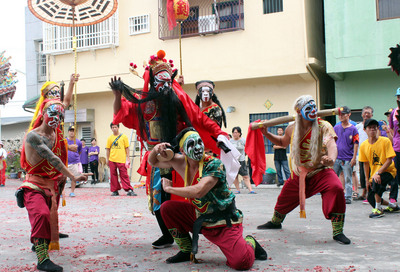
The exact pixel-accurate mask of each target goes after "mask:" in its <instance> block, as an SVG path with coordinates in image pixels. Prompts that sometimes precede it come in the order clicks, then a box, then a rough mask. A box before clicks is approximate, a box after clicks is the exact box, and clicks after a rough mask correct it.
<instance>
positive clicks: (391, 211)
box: [383, 205, 400, 213]
mask: <svg viewBox="0 0 400 272" xmlns="http://www.w3.org/2000/svg"><path fill="white" fill-rule="evenodd" d="M383 211H384V212H385V213H396V212H400V207H399V206H397V205H396V207H394V208H392V207H386V209H384V210H383Z"/></svg>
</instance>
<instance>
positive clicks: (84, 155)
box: [81, 138, 89, 173]
mask: <svg viewBox="0 0 400 272" xmlns="http://www.w3.org/2000/svg"><path fill="white" fill-rule="evenodd" d="M81 142H82V151H81V163H82V170H83V173H89V147H87V146H86V141H85V139H83V138H82V139H81Z"/></svg>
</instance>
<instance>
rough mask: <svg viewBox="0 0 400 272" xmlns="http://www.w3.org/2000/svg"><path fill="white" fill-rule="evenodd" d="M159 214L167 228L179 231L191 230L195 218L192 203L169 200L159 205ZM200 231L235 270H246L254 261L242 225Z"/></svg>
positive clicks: (186, 231) (251, 248)
mask: <svg viewBox="0 0 400 272" xmlns="http://www.w3.org/2000/svg"><path fill="white" fill-rule="evenodd" d="M161 216H162V218H163V219H164V222H165V225H166V226H167V227H168V229H173V228H176V229H177V230H178V231H179V232H180V233H188V232H192V230H193V224H194V221H195V220H196V216H195V209H194V207H193V205H192V204H190V203H187V202H182V201H174V200H169V201H166V202H164V203H163V204H162V205H161ZM201 233H202V234H203V235H204V237H206V238H207V240H209V241H210V242H212V243H213V244H215V245H217V246H218V247H219V248H220V249H221V251H222V253H223V254H224V255H225V257H226V265H228V266H229V267H231V268H233V269H237V270H248V269H250V268H251V267H252V266H253V263H254V258H255V256H254V249H253V247H252V246H251V245H249V244H248V243H247V242H246V241H245V240H244V239H243V227H242V225H241V224H240V225H233V226H232V227H226V226H223V227H216V228H204V227H203V228H202V229H201Z"/></svg>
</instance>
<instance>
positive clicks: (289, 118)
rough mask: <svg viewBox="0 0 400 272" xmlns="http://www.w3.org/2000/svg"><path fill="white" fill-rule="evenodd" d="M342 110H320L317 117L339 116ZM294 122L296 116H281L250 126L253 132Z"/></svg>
mask: <svg viewBox="0 0 400 272" xmlns="http://www.w3.org/2000/svg"><path fill="white" fill-rule="evenodd" d="M342 110H343V108H336V109H329V110H320V111H318V112H317V116H318V117H324V116H332V115H339V114H340V112H341V111H342ZM295 120H296V115H287V116H281V117H277V118H274V119H271V120H265V121H262V122H254V123H252V124H251V129H252V130H255V129H259V128H262V127H273V126H276V125H281V124H284V123H288V122H292V121H295Z"/></svg>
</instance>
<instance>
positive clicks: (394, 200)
mask: <svg viewBox="0 0 400 272" xmlns="http://www.w3.org/2000/svg"><path fill="white" fill-rule="evenodd" d="M389 202H390V203H396V202H397V201H396V199H393V198H391V199H389Z"/></svg>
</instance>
